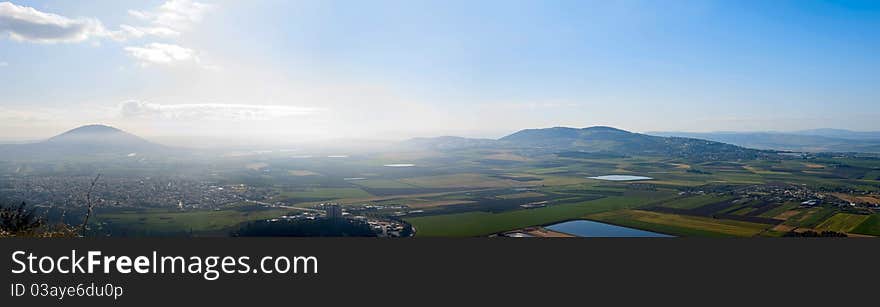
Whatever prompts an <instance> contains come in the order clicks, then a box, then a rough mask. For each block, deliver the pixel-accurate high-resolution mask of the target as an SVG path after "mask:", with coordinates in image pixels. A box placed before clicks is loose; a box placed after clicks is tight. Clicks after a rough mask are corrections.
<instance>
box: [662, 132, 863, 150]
mask: <svg viewBox="0 0 880 307" xmlns="http://www.w3.org/2000/svg"><path fill="white" fill-rule="evenodd" d="M648 134H651V135H656V136H666V137H690V138H699V139H706V140H712V141H717V142H724V143H730V144H735V145H739V146H744V147H749V148H757V149H772V150H786V151H799V152H868V153H874V152H880V133H875V132H855V131H848V130H837V129H817V130H805V131H797V132H788V133H783V132H706V133H694V132H649V133H648ZM875 134H876V138H875V136H874V135H875Z"/></svg>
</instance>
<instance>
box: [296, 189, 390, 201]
mask: <svg viewBox="0 0 880 307" xmlns="http://www.w3.org/2000/svg"><path fill="white" fill-rule="evenodd" d="M372 196H373V195H370V193H367V192H366V191H364V190H361V189H359V188H310V189H304V190H302V191H285V192H282V193H281V197H282V198H304V199H343V198H368V197H372Z"/></svg>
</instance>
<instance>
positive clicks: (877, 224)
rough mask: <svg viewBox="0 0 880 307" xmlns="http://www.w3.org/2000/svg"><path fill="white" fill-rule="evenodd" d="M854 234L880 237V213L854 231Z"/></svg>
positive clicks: (870, 217)
mask: <svg viewBox="0 0 880 307" xmlns="http://www.w3.org/2000/svg"><path fill="white" fill-rule="evenodd" d="M852 232H853V233H858V234H865V235H872V236H880V213H875V214H873V215H871V216H869V217H868V218H867V219H865V220H864V221H863V222H862V223H861V224H859V225H858V226H856V227H855V228H853V229H852Z"/></svg>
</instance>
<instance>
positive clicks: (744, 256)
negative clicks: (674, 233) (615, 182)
mask: <svg viewBox="0 0 880 307" xmlns="http://www.w3.org/2000/svg"><path fill="white" fill-rule="evenodd" d="M89 251H92V252H95V251H98V252H100V253H101V256H100V257H104V256H112V257H115V259H116V260H118V258H121V257H122V256H128V257H127V258H131V259H136V258H137V257H141V258H142V259H141V260H142V261H143V263H140V264H141V265H142V267H141V269H143V270H146V271H147V273H137V272H136V271H135V270H133V269H132V270H131V271H130V272H129V273H127V274H123V273H120V272H119V271H117V270H116V269H117V268H116V267H115V265H116V263H111V264H109V265H108V266H109V267H110V273H109V274H105V273H104V272H103V271H102V270H103V269H104V265H105V264H104V263H101V265H99V266H96V267H95V270H94V272H93V273H91V274H89V273H76V274H73V273H68V274H61V273H57V269H59V268H62V269H63V270H69V269H70V267H72V266H73V264H71V263H69V262H73V261H72V260H67V258H65V260H64V261H62V262H61V264H62V265H61V266H60V267H55V268H53V269H54V270H55V273H53V274H42V273H29V272H28V271H26V272H22V273H19V274H15V273H13V272H14V271H20V270H22V269H23V267H25V266H29V264H28V260H27V258H26V256H25V255H33V257H34V258H33V259H35V261H34V263H35V265H36V267H34V268H31V269H34V270H38V271H39V270H40V269H41V267H40V265H42V269H48V268H49V266H50V265H51V266H57V264H58V263H57V262H55V263H53V264H50V263H49V262H52V260H53V259H54V260H57V259H59V258H60V257H68V256H72V254H74V253H75V255H76V256H75V257H76V258H78V257H80V256H87V255H88V252H89ZM0 252H2V256H3V258H4V260H3V261H2V273H0V276H2V280H3V281H5V283H4V291H5V292H6V293H5V294H4V295H3V296H2V299H0V302H3V303H4V304H2V305H3V306H49V305H53V304H62V303H63V304H65V305H73V306H80V305H83V306H85V305H88V306H156V305H157V304H166V305H167V306H181V305H184V304H194V305H193V306H209V305H221V306H230V305H232V306H235V305H247V304H255V303H260V304H265V303H277V304H285V305H298V304H322V305H332V306H338V305H341V304H366V305H368V306H371V305H385V304H387V305H409V306H420V305H425V304H431V305H436V304H438V303H440V304H457V305H458V304H465V305H473V304H477V303H480V304H490V305H491V306H495V305H500V304H508V303H515V304H517V305H536V306H544V305H548V304H553V303H563V302H573V303H578V305H591V304H593V303H600V302H601V303H602V305H607V304H613V305H623V304H635V303H650V304H658V303H663V304H664V305H666V304H681V303H693V304H698V305H702V306H707V305H708V306H712V305H716V304H718V303H722V302H723V303H734V304H738V305H755V306H762V305H765V304H768V303H784V304H785V305H791V304H794V303H800V302H804V303H810V304H818V303H821V302H829V303H834V305H839V304H840V303H843V302H853V301H855V300H857V299H859V298H870V296H871V293H875V292H874V291H875V290H876V289H877V287H878V284H877V283H876V276H878V275H877V274H878V273H880V269H878V266H877V264H876V259H877V258H876V257H877V255H880V244H878V243H877V241H876V240H870V239H865V240H862V239H839V240H838V239H815V240H814V239H767V240H764V239H741V240H739V239H727V240H710V239H580V238H579V239H509V238H507V239H505V238H474V239H405V240H391V239H344V238H333V239H330V238H326V239H319V238H289V239H288V238H284V239H278V238H254V239H250V238H248V239H238V238H236V239H104V240H102V239H79V240H77V239H65V240H55V239H44V240H33V239H3V240H0ZM16 252H23V253H17V254H16V255H17V257H18V258H14V257H13V254H14V253H16ZM154 253H155V254H154ZM44 256H49V257H48V259H49V260H44V261H43V263H42V264H41V263H39V262H40V260H39V259H40V258H41V257H44ZM163 256H168V257H173V256H180V257H183V258H186V259H187V261H188V262H187V264H192V262H189V259H190V258H191V257H194V256H195V258H199V259H200V260H202V261H205V262H211V261H206V259H209V258H210V257H212V256H215V257H217V258H221V259H222V258H223V257H231V258H235V259H234V260H235V265H231V266H230V268H231V269H234V270H236V271H235V272H234V273H222V272H220V273H219V274H217V275H211V277H213V276H217V278H216V279H214V280H209V278H206V276H205V272H204V268H205V267H206V265H205V264H204V263H202V264H201V265H202V266H201V268H202V272H200V273H180V272H179V271H178V272H176V273H171V272H169V271H167V270H168V269H169V267H170V266H169V267H166V268H165V269H166V272H165V273H154V271H153V270H154V269H155V270H158V269H157V268H156V267H153V266H147V265H146V263H147V262H152V261H153V260H152V259H154V257H156V258H155V259H161V257H163ZM300 256H301V257H314V258H312V260H315V261H314V262H313V263H312V262H310V263H308V271H306V270H303V268H304V267H306V265H304V263H306V262H302V261H300V262H297V263H298V264H299V265H300V266H299V267H298V270H299V271H298V272H297V273H293V272H292V271H293V269H292V268H290V266H288V270H287V272H286V273H277V272H275V271H283V269H284V268H285V262H288V261H293V262H296V260H292V259H300V260H302V259H306V258H295V257H300ZM100 257H96V259H102V258H100ZM240 257H247V262H248V268H247V270H244V268H243V267H242V266H241V265H240V264H241V263H239V260H241V258H240ZM265 257H271V258H269V259H270V260H267V261H265V264H266V266H267V267H268V268H269V271H273V272H272V273H266V272H263V271H259V270H262V268H261V267H260V264H259V262H260V261H261V259H263V258H265ZM285 257H287V258H285ZM217 258H215V259H217ZM279 258H284V259H287V260H282V261H278V266H276V261H277V259H279ZM221 259H218V260H217V261H216V262H212V263H216V264H217V265H216V266H215V267H213V269H217V270H220V269H221V265H222V263H221V262H222V260H221ZM136 261H137V260H135V261H134V262H136ZM87 263H88V257H84V258H83V260H81V263H80V264H81V266H82V267H83V268H82V269H83V270H86V267H87ZM231 263H232V262H229V263H227V264H231ZM134 266H135V264H134V263H132V264H131V265H128V266H124V267H128V268H132V267H134ZM239 271H241V272H239ZM257 271H259V272H257ZM108 285H110V286H108ZM99 288H100V289H99ZM65 289H66V290H65ZM62 292H64V293H63V294H62ZM99 292H100V293H103V294H119V295H103V296H97V295H96V293H99ZM117 292H119V293H117ZM88 294H91V295H88ZM7 303H9V304H7ZM168 304H170V305H168Z"/></svg>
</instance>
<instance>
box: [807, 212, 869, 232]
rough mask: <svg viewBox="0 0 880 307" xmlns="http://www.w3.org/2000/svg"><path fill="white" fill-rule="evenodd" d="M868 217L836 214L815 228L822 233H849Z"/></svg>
mask: <svg viewBox="0 0 880 307" xmlns="http://www.w3.org/2000/svg"><path fill="white" fill-rule="evenodd" d="M868 217H869V216H868V215H863V214H851V213H837V214H835V215H833V216H831V217H830V218H828V219H826V220H825V221H824V222H822V223H821V224H819V226H816V229H817V230H822V231H824V230H829V231H836V232H850V231H851V230H853V228H856V227H857V226H859V225H860V224H861V223H862V222H864V221H865V220H867V219H868Z"/></svg>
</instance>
